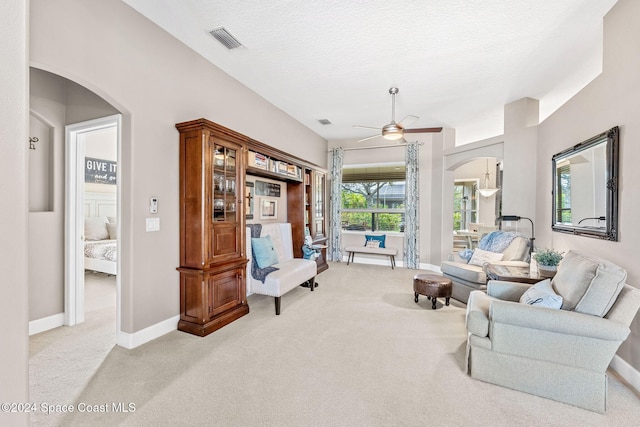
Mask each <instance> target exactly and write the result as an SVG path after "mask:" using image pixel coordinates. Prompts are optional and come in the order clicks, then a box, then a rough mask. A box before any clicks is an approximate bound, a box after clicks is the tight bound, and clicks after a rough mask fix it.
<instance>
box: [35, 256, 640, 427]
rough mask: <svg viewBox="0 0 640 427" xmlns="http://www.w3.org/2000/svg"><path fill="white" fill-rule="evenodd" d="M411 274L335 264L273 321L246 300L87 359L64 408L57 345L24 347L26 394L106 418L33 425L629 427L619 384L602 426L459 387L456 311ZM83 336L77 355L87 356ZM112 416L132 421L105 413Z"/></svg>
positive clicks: (567, 412)
mask: <svg viewBox="0 0 640 427" xmlns="http://www.w3.org/2000/svg"><path fill="white" fill-rule="evenodd" d="M415 273H416V271H415V270H407V269H403V268H398V269H395V270H391V269H390V268H389V267H383V266H372V265H363V264H352V265H349V266H347V265H346V264H344V263H331V265H330V268H329V270H327V271H326V272H324V273H322V274H321V275H319V276H318V282H319V283H320V286H319V287H318V288H317V289H316V290H315V291H314V292H313V293H312V292H310V291H309V290H308V289H305V288H296V289H294V290H292V291H291V292H289V293H288V294H286V295H285V296H284V297H283V299H282V312H281V315H280V316H275V314H274V307H273V298H269V297H266V296H261V295H252V296H250V297H249V305H250V309H251V312H250V313H249V314H248V315H247V316H245V317H243V318H241V319H239V320H237V321H235V322H234V323H232V324H230V325H228V326H225V327H224V328H222V329H220V330H219V331H216V332H214V333H213V334H211V335H209V336H207V337H204V338H199V337H195V336H192V335H189V334H186V333H182V332H178V331H175V332H171V333H169V334H167V335H165V336H163V337H160V338H158V339H156V340H154V341H152V342H150V343H147V344H145V345H143V346H140V347H138V348H135V349H133V350H125V349H122V348H120V347H112V348H111V350H110V351H109V352H108V354H106V357H103V355H102V353H100V352H99V351H98V354H94V353H93V351H94V350H88V351H87V352H85V353H86V354H85V355H84V357H85V358H87V359H95V360H98V361H99V362H101V363H100V366H99V367H97V369H96V368H95V367H91V366H89V365H90V363H88V361H87V362H85V363H86V364H87V366H86V367H83V368H82V369H92V371H91V377H90V378H89V379H88V381H87V382H86V383H85V384H83V385H82V386H81V387H80V388H78V389H77V390H76V392H70V393H67V394H68V395H74V396H75V397H74V398H73V400H72V401H69V400H66V399H67V397H66V396H65V395H64V394H59V390H60V389H62V388H65V387H66V385H65V384H64V382H59V381H58V378H59V377H64V374H63V372H65V371H69V370H74V369H76V367H75V366H76V365H75V363H76V362H77V361H76V360H73V361H72V360H68V359H67V358H65V357H57V358H56V357H54V358H52V359H51V360H49V361H48V363H41V362H39V363H36V362H35V361H34V360H33V359H35V358H36V357H37V356H38V354H40V353H42V352H43V351H45V350H48V348H49V347H50V346H51V347H53V346H54V345H55V343H54V342H50V343H44V344H43V343H34V341H36V340H38V339H39V338H41V337H39V336H35V337H32V348H33V347H34V346H35V347H40V348H41V350H40V351H39V352H37V353H36V354H35V355H34V356H33V357H32V365H31V369H32V372H31V377H32V387H33V388H37V387H42V388H43V390H44V391H42V390H41V391H38V392H37V393H34V394H37V395H38V396H39V398H40V399H45V400H46V401H48V402H52V403H57V404H66V403H73V404H74V406H75V407H76V408H79V407H83V406H81V405H80V404H83V405H95V408H96V409H98V410H100V409H101V408H107V409H108V410H109V411H108V412H103V413H100V412H98V413H95V412H92V413H87V412H84V413H79V412H77V411H76V412H74V413H70V414H62V415H61V416H59V417H57V418H54V417H51V416H45V415H43V414H38V416H37V418H34V420H35V422H34V425H43V426H44V425H65V426H68V425H132V426H133V425H135V426H140V425H154V426H176V425H190V426H196V425H203V426H204V425H207V426H424V425H451V426H469V425H492V426H513V425H545V426H568V425H572V426H573V425H580V426H589V425H593V426H595V425H598V426H603V425H605V426H608V425H611V426H627V425H629V426H631V425H637V423H638V420H640V400H639V399H638V396H637V395H636V394H635V393H634V392H632V391H631V390H630V389H629V388H627V387H626V386H625V385H624V384H623V383H622V382H621V381H620V380H618V379H617V378H616V377H615V376H610V381H609V409H608V412H607V414H605V415H600V414H596V413H592V412H589V411H586V410H583V409H579V408H576V407H573V406H569V405H566V404H562V403H559V402H554V401H551V400H547V399H543V398H540V397H537V396H532V395H528V394H525V393H521V392H517V391H513V390H509V389H506V388H503V387H498V386H495V385H492V384H487V383H483V382H480V381H476V380H473V379H471V378H469V377H468V376H467V375H466V374H465V372H464V368H463V363H464V362H463V361H464V353H465V339H466V333H465V328H464V310H465V306H464V305H463V304H461V303H458V302H456V301H453V300H452V304H451V305H450V306H448V307H447V306H443V304H442V302H441V301H438V308H437V310H431V302H430V301H428V300H427V299H426V298H421V299H420V301H419V303H418V304H415V303H414V301H413V290H412V277H413V275H414V274H415ZM112 328H113V325H112ZM66 329H75V328H66ZM51 333H55V331H51ZM97 333H98V331H97V330H96V334H97ZM46 334H49V333H45V334H40V335H46ZM83 336H84V338H81V339H82V340H84V341H85V343H82V342H81V343H80V344H78V345H76V349H77V351H81V349H82V348H83V347H89V345H88V344H89V343H88V342H87V338H86V335H83ZM53 341H55V340H53ZM79 357H80V356H79ZM50 371H54V372H57V374H56V375H52V374H50ZM114 403H115V404H116V406H117V405H118V403H120V404H122V405H121V407H126V408H129V409H130V410H129V412H126V413H125V412H115V411H114V406H113V404H114ZM129 404H131V405H132V406H129ZM101 405H105V406H101ZM133 409H135V410H133Z"/></svg>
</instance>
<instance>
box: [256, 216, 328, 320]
mask: <svg viewBox="0 0 640 427" xmlns="http://www.w3.org/2000/svg"><path fill="white" fill-rule="evenodd" d="M267 235H269V236H271V240H272V241H273V245H274V248H275V250H276V253H277V255H278V263H277V264H274V265H273V267H275V268H277V269H278V270H277V271H274V272H272V273H270V274H268V275H267V276H266V278H265V281H264V283H263V282H262V281H260V280H258V279H255V278H254V277H253V276H252V274H251V269H252V264H253V262H254V261H253V257H252V255H251V229H250V228H249V227H247V230H246V239H247V240H246V248H247V259H248V260H249V262H248V263H247V274H246V276H247V294H251V293H255V294H261V295H268V296H272V297H274V298H275V308H276V315H279V314H280V298H281V297H282V295H284V294H285V293H287V292H289V291H290V290H292V289H293V288H295V287H297V286H299V285H302V284H307V285H308V286H309V287H310V288H311V290H312V291H313V289H314V288H315V276H316V274H317V273H318V268H317V264H316V262H315V261H311V260H308V259H302V258H294V257H293V241H292V237H291V224H289V223H268V224H263V225H262V230H261V233H260V237H263V236H267Z"/></svg>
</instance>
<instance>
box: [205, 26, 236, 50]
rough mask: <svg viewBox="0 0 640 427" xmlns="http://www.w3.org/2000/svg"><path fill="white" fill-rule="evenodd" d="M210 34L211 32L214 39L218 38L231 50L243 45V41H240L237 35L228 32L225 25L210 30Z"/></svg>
mask: <svg viewBox="0 0 640 427" xmlns="http://www.w3.org/2000/svg"><path fill="white" fill-rule="evenodd" d="M209 34H211V36H212V37H213V38H214V39H216V40H218V41H219V42H220V43H222V45H223V46H224V47H226V48H227V49H229V50H231V49H235V48H238V47H241V46H242V43H240V42H239V41H238V40H237V39H236V38H235V37H233V36H232V35H231V33H230V32H228V31H227V30H226V29H225V28H224V27H218V28H214V29H213V30H211V31H209Z"/></svg>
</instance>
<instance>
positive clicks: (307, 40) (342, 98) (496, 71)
mask: <svg viewBox="0 0 640 427" xmlns="http://www.w3.org/2000/svg"><path fill="white" fill-rule="evenodd" d="M124 1H125V2H126V3H128V4H129V5H131V6H132V7H134V8H135V9H136V10H138V11H139V12H140V13H142V14H143V15H145V16H147V17H148V18H149V19H150V20H152V21H154V22H155V23H156V24H157V25H159V26H160V27H162V28H164V29H165V30H166V31H168V32H169V33H171V34H173V35H174V36H175V37H176V38H178V39H179V40H181V41H182V42H183V43H185V44H186V45H187V46H190V47H191V48H192V49H193V50H195V51H196V52H199V53H200V54H201V55H202V56H203V57H205V58H207V59H208V60H209V61H211V62H212V63H213V64H215V65H216V66H218V67H219V68H221V69H222V70H224V71H225V72H227V73H228V74H230V75H231V76H233V77H234V78H236V79H237V80H239V81H240V82H242V83H243V84H244V85H245V86H247V87H249V88H250V89H252V90H253V91H255V92H256V93H258V94H259V95H261V96H262V97H264V98H265V99H267V100H268V101H270V102H271V103H272V104H274V105H276V106H277V107H279V108H280V109H282V110H283V111H285V112H286V113H288V114H289V115H291V116H293V117H294V118H296V119H297V120H298V121H300V122H301V123H303V124H304V125H305V126H307V127H309V128H310V129H312V130H313V131H315V132H316V133H318V134H319V135H321V136H323V137H324V138H326V139H353V138H361V137H366V136H370V135H372V134H373V133H375V131H373V133H372V131H369V130H363V129H355V128H353V127H352V125H354V124H358V125H366V126H376V127H382V126H383V125H385V124H387V123H388V122H389V121H390V120H391V96H390V95H389V92H388V90H389V88H390V87H392V86H396V87H398V88H399V89H400V92H399V94H398V95H397V96H396V121H400V119H402V118H403V117H404V116H406V115H409V114H411V115H416V116H419V117H420V119H419V120H418V121H416V122H414V123H413V124H412V125H411V126H410V127H411V128H419V127H434V126H444V127H452V128H455V129H456V137H457V143H458V144H460V143H465V142H470V141H474V140H478V139H482V138H487V137H490V136H495V135H499V134H501V133H502V131H503V130H502V127H503V126H502V120H503V114H502V112H503V106H504V105H505V104H507V103H509V102H512V101H515V100H518V99H520V98H523V97H531V98H537V99H540V101H541V119H543V118H545V117H546V116H548V115H549V114H550V113H551V112H553V111H554V110H555V109H557V108H558V107H559V106H560V105H562V103H564V102H565V101H566V100H567V99H569V98H570V97H571V96H572V95H574V94H575V93H576V92H577V91H578V90H580V89H581V88H582V87H584V86H585V85H586V84H587V83H588V82H589V81H591V80H592V79H593V78H594V77H596V76H597V75H598V74H599V73H600V71H601V67H602V18H603V16H604V15H605V14H606V13H607V12H608V11H609V10H610V9H611V7H612V6H613V5H614V4H615V3H616V1H617V0H597V1H594V0H537V1H530V0H492V1H483V0H393V1H389V0H315V1H302V0H299V1H295V0H269V1H265V0H209V1H208V0H181V1H174V0H124ZM220 26H223V27H225V28H226V29H227V30H228V31H229V32H230V33H231V34H232V35H233V36H234V37H235V38H236V39H238V40H239V41H240V42H241V43H242V45H243V47H241V48H238V49H234V50H227V49H226V48H225V47H223V46H222V45H221V44H219V43H218V42H217V41H216V40H215V39H213V38H212V37H211V36H210V35H209V34H208V32H209V31H210V30H212V29H214V28H216V27H220ZM211 119H212V120H215V118H211ZM319 119H328V120H330V121H331V122H332V124H331V125H328V126H323V125H321V124H320V123H318V120H319Z"/></svg>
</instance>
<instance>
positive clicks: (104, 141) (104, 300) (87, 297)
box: [65, 115, 121, 341]
mask: <svg viewBox="0 0 640 427" xmlns="http://www.w3.org/2000/svg"><path fill="white" fill-rule="evenodd" d="M120 120H121V118H120V115H114V116H109V117H104V118H101V119H95V120H90V121H86V122H81V123H76V124H73V125H68V126H67V127H66V140H67V165H68V168H67V176H66V181H67V189H66V190H67V219H66V222H67V223H66V229H67V237H68V239H67V242H66V254H67V256H66V264H67V280H65V324H66V325H68V326H72V325H76V324H79V323H82V322H84V321H85V320H91V321H92V322H93V321H100V322H108V323H111V324H113V325H114V326H115V325H116V322H117V319H119V315H118V309H119V304H118V295H119V292H118V289H119V279H118V276H119V268H118V257H117V254H118V246H119V244H118V242H119V239H118V236H119V226H118V216H119V215H118V212H119V209H118V200H119V197H118V193H119V192H118V189H119V185H120V183H119V179H118V177H119V172H118V147H119V145H120V143H119V140H120ZM114 329H117V328H114ZM114 332H115V331H114ZM114 341H115V333H114Z"/></svg>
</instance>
